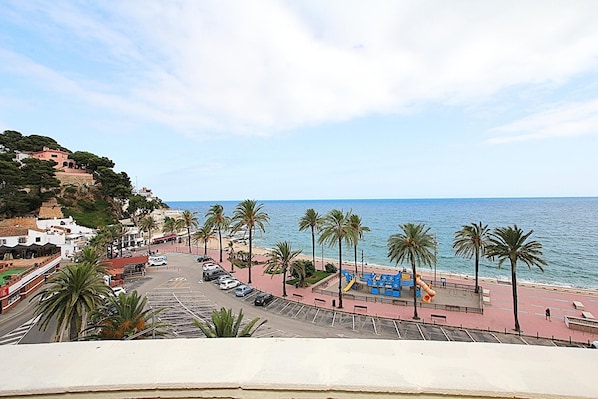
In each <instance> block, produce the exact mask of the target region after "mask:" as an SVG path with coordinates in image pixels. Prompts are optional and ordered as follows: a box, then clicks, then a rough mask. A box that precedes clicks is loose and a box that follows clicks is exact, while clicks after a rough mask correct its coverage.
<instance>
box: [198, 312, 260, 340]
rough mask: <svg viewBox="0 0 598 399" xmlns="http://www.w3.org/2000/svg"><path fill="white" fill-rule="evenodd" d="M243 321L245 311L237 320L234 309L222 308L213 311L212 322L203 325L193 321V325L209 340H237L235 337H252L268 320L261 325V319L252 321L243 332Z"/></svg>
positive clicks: (240, 313) (257, 318)
mask: <svg viewBox="0 0 598 399" xmlns="http://www.w3.org/2000/svg"><path fill="white" fill-rule="evenodd" d="M242 321H243V309H240V310H239V315H238V316H237V317H236V318H235V316H234V315H233V311H232V309H225V308H221V309H220V310H216V309H214V310H213V311H212V322H211V323H210V322H207V321H206V322H205V323H202V322H201V321H199V320H193V324H195V326H196V327H197V328H199V329H200V330H201V332H203V333H204V334H205V336H206V337H208V338H235V337H251V336H252V335H253V334H254V333H255V332H256V331H257V329H258V328H260V327H261V326H263V325H264V324H265V323H267V322H268V320H263V321H262V322H261V323H259V324H257V326H256V323H258V322H259V321H260V318H259V317H256V318H254V319H252V320H251V321H250V322H249V323H247V324H246V325H245V327H243V329H242V330H241V331H239V329H240V328H241V322H242Z"/></svg>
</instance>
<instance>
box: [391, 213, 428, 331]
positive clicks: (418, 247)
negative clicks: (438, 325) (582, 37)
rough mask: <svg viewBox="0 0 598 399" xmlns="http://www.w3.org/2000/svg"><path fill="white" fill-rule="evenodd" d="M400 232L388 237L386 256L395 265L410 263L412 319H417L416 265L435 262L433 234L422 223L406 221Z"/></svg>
mask: <svg viewBox="0 0 598 399" xmlns="http://www.w3.org/2000/svg"><path fill="white" fill-rule="evenodd" d="M399 227H400V228H401V230H402V232H401V233H397V234H393V235H391V236H390V237H389V238H388V257H389V258H390V260H391V261H392V262H395V263H396V264H397V265H398V264H399V263H403V262H409V263H410V264H411V272H412V273H413V276H412V277H413V319H414V320H419V316H418V315H417V295H416V291H417V284H416V278H417V270H416V265H417V266H419V265H421V264H424V265H428V266H430V267H432V264H433V263H434V262H436V255H435V248H436V241H435V240H434V236H432V234H430V233H429V231H430V228H429V227H426V226H425V225H424V224H413V223H406V224H403V225H400V226H399Z"/></svg>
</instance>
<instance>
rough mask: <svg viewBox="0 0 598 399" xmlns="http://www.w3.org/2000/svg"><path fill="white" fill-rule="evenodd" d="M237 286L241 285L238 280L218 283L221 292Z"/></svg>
mask: <svg viewBox="0 0 598 399" xmlns="http://www.w3.org/2000/svg"><path fill="white" fill-rule="evenodd" d="M239 284H241V282H240V281H239V280H235V279H228V280H224V281H223V282H221V283H220V289H221V290H230V289H231V288H235V287H238V286H239Z"/></svg>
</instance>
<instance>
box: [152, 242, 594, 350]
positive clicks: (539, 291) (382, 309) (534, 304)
mask: <svg viewBox="0 0 598 399" xmlns="http://www.w3.org/2000/svg"><path fill="white" fill-rule="evenodd" d="M227 245H228V239H225V238H223V248H224V251H223V257H222V258H223V259H222V263H221V264H222V266H223V267H224V268H225V270H230V263H229V262H228V260H227V253H226V251H225V250H226V247H227ZM156 248H159V249H160V252H164V253H168V252H188V247H187V246H185V245H183V244H174V245H173V244H161V245H159V246H157V247H156ZM234 248H235V251H239V250H244V251H248V247H247V246H246V245H242V244H240V243H235V244H234ZM191 249H192V252H193V253H194V254H203V253H204V249H203V245H202V246H200V247H199V248H198V247H197V246H192V247H191ZM218 252H219V251H218V240H211V241H210V242H209V243H208V255H210V256H211V257H212V258H213V259H215V260H219V258H218ZM252 252H253V254H254V259H255V261H257V262H259V263H258V264H257V265H254V266H253V267H252V282H251V284H252V285H253V286H254V287H255V288H257V289H259V290H261V291H268V292H271V293H273V294H274V295H276V296H282V277H281V276H273V277H272V276H271V275H265V274H264V273H263V268H264V265H263V262H264V261H265V260H266V254H267V253H268V250H267V249H264V248H253V249H252ZM300 257H301V258H302V259H309V260H311V256H309V254H305V253H303V254H301V255H300ZM328 262H330V263H333V264H335V265H336V264H337V263H338V260H337V261H336V262H335V260H334V259H326V258H324V263H328ZM316 268H317V269H323V265H322V259H318V258H317V257H316ZM343 268H344V269H346V270H348V271H354V270H355V265H354V263H352V262H345V261H344V260H343ZM402 268H403V267H402V266H401V267H400V268H395V267H380V266H372V265H364V267H363V270H364V272H366V273H372V272H375V273H379V274H382V273H387V274H396V272H397V271H399V270H400V269H401V270H402ZM407 269H408V270H409V268H407ZM235 270H236V271H235V277H236V278H237V279H239V280H240V281H242V282H244V283H247V282H248V274H249V269H248V268H244V269H235ZM358 271H359V272H361V264H360V263H358ZM418 272H421V274H422V278H423V279H424V280H425V281H432V280H433V278H434V275H433V271H431V270H429V269H426V268H421V269H420V270H418ZM440 278H444V279H446V282H447V284H450V283H454V284H465V285H470V286H471V287H473V286H474V284H475V277H474V276H459V275H453V274H447V273H440V272H437V273H436V279H437V282H438V281H440ZM329 279H330V281H329V285H330V286H331V287H338V278H337V277H336V276H333V277H330V278H329ZM343 285H344V281H343ZM480 286H481V287H482V289H483V290H485V292H486V293H487V296H488V302H487V303H484V306H483V314H475V313H466V312H463V311H461V312H458V311H447V310H440V309H434V308H418V313H419V316H420V317H421V318H422V321H423V322H438V323H439V324H443V323H445V324H447V325H451V326H461V327H464V328H475V329H481V330H487V331H495V332H504V333H509V332H513V333H514V331H513V328H514V316H513V296H512V288H511V285H510V284H508V283H505V282H503V281H498V280H496V279H488V278H480ZM333 291H334V290H333ZM336 292H338V289H337V288H336ZM287 293H288V295H289V297H288V299H290V300H294V301H298V302H303V303H305V304H309V305H314V304H317V305H318V306H321V307H327V308H332V300H333V299H335V302H337V301H338V298H337V296H336V295H337V294H336V293H333V292H331V293H330V295H322V294H320V293H314V292H312V289H311V287H309V288H296V287H295V286H291V285H288V286H287ZM347 294H351V291H349V292H348V293H347ZM574 302H576V303H581V304H583V306H584V308H583V309H578V308H576V306H575V305H574ZM432 303H433V301H432ZM343 305H344V306H343V308H344V309H343V310H344V311H346V312H353V311H355V309H356V307H355V306H357V307H358V308H359V311H360V312H361V313H363V311H364V310H363V309H362V306H363V305H364V302H363V301H358V300H354V299H351V298H350V295H346V296H345V297H344V298H343ZM366 308H367V310H365V311H366V312H367V314H369V315H375V316H377V317H387V318H394V319H403V320H406V319H410V318H411V317H412V316H413V305H412V303H411V305H410V306H400V305H392V304H387V303H380V302H369V301H368V302H367V307H366ZM518 308H519V311H518V316H519V321H520V324H521V328H522V330H523V331H522V334H524V335H529V336H537V337H546V338H552V339H559V340H565V341H569V340H571V341H575V342H581V343H588V342H591V341H595V340H598V334H592V333H587V332H583V331H577V330H572V329H569V328H568V327H567V326H566V325H565V316H570V317H579V318H582V312H586V313H584V314H585V315H589V316H593V315H596V316H598V292H596V291H592V290H583V289H576V288H567V287H558V286H550V285H541V284H526V283H521V284H520V283H518ZM547 308H548V309H550V318H547V317H546V314H545V310H546V309H547ZM433 314H434V315H439V314H440V315H444V316H445V317H446V320H442V321H438V320H437V319H434V318H433V317H432V315H433Z"/></svg>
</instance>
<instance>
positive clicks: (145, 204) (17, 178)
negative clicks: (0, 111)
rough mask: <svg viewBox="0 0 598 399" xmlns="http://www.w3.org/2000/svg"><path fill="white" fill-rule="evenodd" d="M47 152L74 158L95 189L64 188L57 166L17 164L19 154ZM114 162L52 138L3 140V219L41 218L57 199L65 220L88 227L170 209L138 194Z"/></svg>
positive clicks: (7, 136)
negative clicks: (43, 208)
mask: <svg viewBox="0 0 598 399" xmlns="http://www.w3.org/2000/svg"><path fill="white" fill-rule="evenodd" d="M44 147H46V148H50V149H57V150H61V151H66V152H69V153H70V155H69V158H70V159H72V160H73V161H76V163H77V165H79V166H80V167H84V168H85V169H86V171H87V172H88V173H90V174H91V175H92V176H93V180H94V182H95V184H94V185H89V186H82V185H73V184H69V185H63V186H61V184H60V180H59V179H57V178H56V172H57V171H59V170H57V169H55V165H56V163H55V162H54V161H43V160H40V159H36V158H32V157H29V158H24V159H22V160H21V161H20V162H19V161H17V160H16V156H17V154H19V153H27V152H37V151H42V150H43V149H44ZM113 168H114V162H113V161H112V160H110V159H109V158H107V157H100V156H97V155H95V154H93V153H91V152H87V151H76V152H71V151H70V150H68V149H67V148H65V147H62V146H61V145H60V144H59V143H57V142H56V141H55V140H54V139H52V138H51V137H46V136H40V135H30V136H24V135H22V134H21V133H19V132H17V131H14V130H6V131H4V132H3V133H2V134H0V219H5V218H12V217H19V216H36V215H37V214H38V212H39V208H40V206H41V204H42V202H44V201H47V200H49V199H51V198H56V199H57V201H58V203H59V204H60V205H61V206H62V212H63V214H64V215H65V216H72V217H73V218H74V219H75V220H76V221H77V223H79V224H80V225H83V226H88V227H98V226H105V225H110V224H114V223H116V222H117V221H118V219H121V218H124V217H129V216H131V215H137V214H139V213H149V212H151V211H152V210H154V209H156V208H162V207H165V205H164V204H163V203H162V201H161V200H159V199H154V200H152V201H147V200H146V199H145V197H142V196H140V195H136V194H134V192H133V186H132V184H131V179H130V178H129V176H128V175H127V173H125V172H119V173H117V172H115V171H114V169H113Z"/></svg>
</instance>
